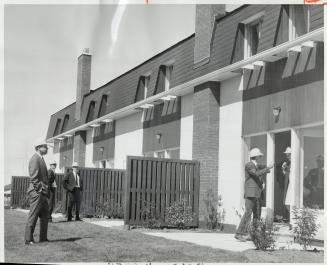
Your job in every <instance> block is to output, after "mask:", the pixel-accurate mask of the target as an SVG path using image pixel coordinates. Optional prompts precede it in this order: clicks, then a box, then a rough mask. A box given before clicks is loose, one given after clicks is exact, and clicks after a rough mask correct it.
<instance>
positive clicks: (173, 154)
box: [167, 148, 179, 159]
mask: <svg viewBox="0 0 327 265" xmlns="http://www.w3.org/2000/svg"><path fill="white" fill-rule="evenodd" d="M167 158H171V159H179V148H174V149H173V148H172V149H168V150H167Z"/></svg>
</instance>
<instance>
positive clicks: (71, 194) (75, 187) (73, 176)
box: [63, 162, 83, 222]
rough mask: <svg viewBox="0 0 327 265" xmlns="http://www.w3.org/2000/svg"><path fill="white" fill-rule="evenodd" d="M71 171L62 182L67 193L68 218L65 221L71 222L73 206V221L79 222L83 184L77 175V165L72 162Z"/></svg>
mask: <svg viewBox="0 0 327 265" xmlns="http://www.w3.org/2000/svg"><path fill="white" fill-rule="evenodd" d="M72 168H73V171H70V172H68V173H67V174H66V175H65V177H64V181H63V186H64V188H65V189H66V190H67V193H68V200H69V202H68V218H67V221H68V222H70V221H72V217H73V215H72V209H73V206H75V214H76V216H75V221H81V219H80V217H79V210H80V205H81V199H82V196H81V191H82V190H83V182H82V179H81V177H80V175H79V170H78V163H77V162H74V163H73V165H72Z"/></svg>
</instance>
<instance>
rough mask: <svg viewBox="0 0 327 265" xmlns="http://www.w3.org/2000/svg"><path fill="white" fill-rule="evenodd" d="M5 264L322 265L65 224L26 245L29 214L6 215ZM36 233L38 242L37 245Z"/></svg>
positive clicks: (306, 258)
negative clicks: (45, 238)
mask: <svg viewBox="0 0 327 265" xmlns="http://www.w3.org/2000/svg"><path fill="white" fill-rule="evenodd" d="M4 213H5V261H6V262H17V263H18V262H20V263H23V262H52V263H59V262H131V261H138V262H150V261H152V262H154V261H156V262H296V263H300V262H323V253H322V252H320V253H312V252H304V251H290V250H278V251H270V252H268V251H267V252H263V251H255V250H250V251H244V252H233V251H226V250H219V249H213V248H209V247H201V246H198V245H194V244H191V243H186V242H185V243H184V242H179V241H173V240H167V239H164V238H160V237H155V236H149V235H145V234H142V233H140V232H137V231H133V230H132V231H124V230H118V229H110V228H104V227H101V226H97V225H93V224H88V223H85V222H70V223H66V222H64V220H62V221H59V222H55V223H50V224H49V231H48V238H49V239H50V240H51V241H52V242H49V243H36V244H35V245H33V246H26V245H24V227H25V221H26V217H27V215H26V214H25V213H22V212H18V211H15V210H5V212H4ZM38 229H39V227H38V226H37V227H36V230H35V235H34V237H35V240H36V241H38V232H39V231H38Z"/></svg>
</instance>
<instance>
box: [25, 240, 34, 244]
mask: <svg viewBox="0 0 327 265" xmlns="http://www.w3.org/2000/svg"><path fill="white" fill-rule="evenodd" d="M25 245H34V241H27V240H26V241H25Z"/></svg>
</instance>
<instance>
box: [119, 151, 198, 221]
mask: <svg viewBox="0 0 327 265" xmlns="http://www.w3.org/2000/svg"><path fill="white" fill-rule="evenodd" d="M199 174H200V163H199V162H198V161H191V160H176V159H161V158H149V157H135V156H129V157H128V158H127V170H126V185H125V194H126V195H125V199H126V203H125V224H126V225H143V224H145V222H146V221H147V218H146V216H144V215H142V213H143V212H144V211H146V212H147V213H149V210H150V211H154V213H155V218H156V219H157V220H158V221H159V222H160V223H161V224H162V225H168V224H167V222H166V220H165V217H166V216H165V215H166V209H167V207H168V206H171V205H172V204H173V203H174V202H178V201H185V202H186V203H187V204H188V205H189V206H191V207H192V210H193V213H194V214H195V219H194V222H193V223H192V224H190V226H198V223H199V222H198V217H199V185H200V182H199V180H200V176H199Z"/></svg>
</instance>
